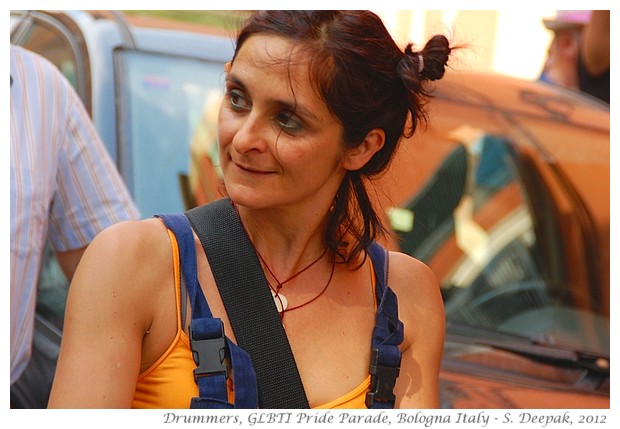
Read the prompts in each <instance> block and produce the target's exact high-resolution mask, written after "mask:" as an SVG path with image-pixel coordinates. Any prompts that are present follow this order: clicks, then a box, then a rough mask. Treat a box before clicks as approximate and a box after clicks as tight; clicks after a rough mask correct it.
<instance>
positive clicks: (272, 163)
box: [218, 34, 346, 208]
mask: <svg viewBox="0 0 620 429" xmlns="http://www.w3.org/2000/svg"><path fill="white" fill-rule="evenodd" d="M306 55H307V54H303V53H299V52H298V51H296V50H295V49H294V47H293V45H292V44H291V42H290V41H289V40H287V39H284V38H281V37H277V36H272V35H262V34H258V35H253V36H251V37H249V38H248V39H247V40H246V41H245V43H244V44H243V45H242V47H241V48H240V49H239V52H238V53H237V56H236V57H235V60H234V62H233V64H232V65H231V67H230V69H229V70H228V72H227V75H226V96H225V97H224V100H223V102H222V106H221V108H220V114H219V131H218V139H219V144H220V160H221V163H222V170H223V173H224V180H225V183H226V190H227V192H228V195H229V196H230V197H231V198H232V200H233V201H235V202H237V203H238V204H241V205H244V206H248V207H253V208H266V207H283V206H291V205H297V206H299V205H301V207H304V206H305V207H312V208H317V207H321V206H324V204H330V203H331V201H332V200H333V198H334V195H335V193H336V191H337V190H338V187H339V185H340V183H341V181H342V178H343V176H344V174H345V172H346V169H345V166H344V162H343V161H344V149H343V145H342V143H341V139H342V126H341V125H340V123H339V122H338V121H337V120H336V119H335V118H334V117H332V115H331V114H330V112H329V110H328V109H327V106H326V105H325V103H324V101H323V100H321V99H320V98H319V97H318V96H317V95H316V94H315V92H314V90H313V89H312V88H313V87H312V85H311V84H310V80H309V79H310V78H309V72H308V70H309V67H308V58H307V56H306Z"/></svg>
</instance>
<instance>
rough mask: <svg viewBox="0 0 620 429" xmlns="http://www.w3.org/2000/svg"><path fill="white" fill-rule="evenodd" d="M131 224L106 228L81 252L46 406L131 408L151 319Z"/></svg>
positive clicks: (141, 263)
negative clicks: (143, 344)
mask: <svg viewBox="0 0 620 429" xmlns="http://www.w3.org/2000/svg"><path fill="white" fill-rule="evenodd" d="M137 225H138V222H127V223H121V224H117V225H114V226H112V227H111V228H108V229H107V230H105V231H104V232H102V233H101V234H99V235H98V236H97V237H96V238H95V240H94V241H93V242H92V244H91V245H90V246H89V247H88V249H87V250H86V252H85V253H84V256H83V258H82V262H81V263H80V265H79V267H78V269H77V271H76V273H75V276H74V278H73V282H72V284H71V287H70V290H69V296H68V300H67V310H66V316H65V327H64V336H63V340H62V344H61V350H60V356H59V360H58V367H57V370H56V376H55V379H54V385H53V387H52V392H51V396H50V400H49V407H50V408H128V407H130V406H131V402H132V399H133V394H134V390H135V386H136V380H137V378H138V374H139V372H140V365H141V354H142V341H143V337H144V335H145V332H146V331H147V330H148V327H149V325H150V323H151V321H152V317H153V314H152V311H153V307H152V305H151V298H150V297H149V296H147V295H146V293H145V291H147V290H148V289H146V288H145V287H143V285H144V284H145V283H146V282H148V281H149V279H148V278H146V277H145V276H144V275H143V274H142V271H145V270H141V269H140V267H141V266H143V265H144V261H142V260H141V256H140V255H142V254H143V253H144V252H143V249H142V248H141V247H140V246H141V245H140V239H139V234H137V233H136V230H138V229H139V228H138V226H137ZM138 303H139V304H138Z"/></svg>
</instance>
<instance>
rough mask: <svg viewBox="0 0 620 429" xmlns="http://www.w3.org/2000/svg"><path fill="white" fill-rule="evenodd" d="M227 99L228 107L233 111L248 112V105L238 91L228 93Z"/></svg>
mask: <svg viewBox="0 0 620 429" xmlns="http://www.w3.org/2000/svg"><path fill="white" fill-rule="evenodd" d="M228 99H229V100H230V105H231V107H232V108H233V109H234V110H238V111H239V110H250V104H249V103H248V102H247V100H246V99H245V97H244V96H243V94H242V93H241V92H240V91H238V90H232V91H229V92H228Z"/></svg>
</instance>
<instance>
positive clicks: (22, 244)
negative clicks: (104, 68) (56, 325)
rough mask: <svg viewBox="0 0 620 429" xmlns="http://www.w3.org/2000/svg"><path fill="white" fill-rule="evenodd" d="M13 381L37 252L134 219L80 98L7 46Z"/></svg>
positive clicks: (21, 361)
mask: <svg viewBox="0 0 620 429" xmlns="http://www.w3.org/2000/svg"><path fill="white" fill-rule="evenodd" d="M11 80H12V81H11V150H10V166H11V179H10V180H11V203H10V204H11V271H10V272H11V298H10V300H11V384H12V383H13V382H15V381H16V380H17V379H18V378H19V376H20V375H21V373H22V372H23V370H24V369H25V367H26V365H27V364H28V360H29V357H30V354H31V347H32V338H33V329H34V312H35V302H36V296H37V282H38V276H39V270H40V265H41V259H42V253H43V250H44V248H45V246H46V244H47V242H48V239H49V242H50V244H51V245H52V247H53V248H54V250H57V251H68V250H74V249H79V248H82V247H84V246H86V245H88V243H90V241H91V240H92V239H93V238H94V237H95V235H96V234H97V233H98V232H100V231H101V230H102V229H104V228H106V227H108V226H110V225H111V224H113V223H116V222H119V221H122V220H128V219H137V218H138V217H139V213H138V211H137V209H136V207H135V205H134V203H133V202H132V200H131V198H130V196H129V193H128V191H127V189H126V187H125V185H124V183H123V182H122V179H121V177H120V175H119V173H118V171H117V170H116V167H115V166H114V163H113V161H112V159H111V157H110V156H109V154H108V153H107V151H106V150H105V148H104V146H103V144H102V142H101V141H100V138H99V136H98V134H97V132H96V130H95V128H94V126H93V125H92V123H91V121H90V118H89V116H88V113H87V112H86V110H85V108H84V106H83V105H82V103H81V100H80V99H79V97H78V96H77V94H76V93H75V91H74V90H73V88H72V87H71V85H70V84H69V83H68V81H67V80H66V79H65V78H64V76H62V74H61V73H60V72H59V71H58V69H57V68H56V67H55V66H54V65H53V64H52V63H50V62H49V61H47V60H46V59H44V58H43V57H41V56H39V55H36V54H33V53H31V52H29V51H26V50H24V49H22V48H20V47H16V46H11Z"/></svg>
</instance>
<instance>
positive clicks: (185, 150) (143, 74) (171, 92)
mask: <svg viewBox="0 0 620 429" xmlns="http://www.w3.org/2000/svg"><path fill="white" fill-rule="evenodd" d="M117 61H118V62H119V64H120V67H119V69H120V70H122V73H121V74H120V79H119V82H120V94H121V97H120V100H119V102H120V109H119V115H120V117H119V123H121V125H120V130H121V136H120V140H121V145H120V150H121V153H120V158H121V161H120V164H121V172H122V174H123V176H124V177H125V179H126V181H127V183H128V186H129V187H130V189H131V191H132V194H133V195H134V198H135V201H136V203H137V204H138V206H139V208H140V210H141V212H142V213H143V214H144V215H145V216H150V215H153V214H156V213H161V212H164V211H165V212H172V211H183V210H185V209H186V208H187V207H186V203H185V200H184V197H183V194H182V187H181V185H180V181H181V178H182V177H183V176H185V175H186V174H187V171H188V167H189V162H190V145H191V143H192V139H193V138H194V133H195V131H196V129H197V127H198V125H199V122H200V121H201V118H202V116H203V113H204V111H205V109H206V108H207V103H208V100H210V98H211V95H212V93H213V92H215V93H221V92H222V91H223V65H222V64H221V63H211V62H206V61H200V60H195V59H188V58H179V57H175V56H167V55H156V54H150V53H146V52H136V51H131V52H129V51H121V52H119V54H118V57H117ZM214 126H215V125H214Z"/></svg>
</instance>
